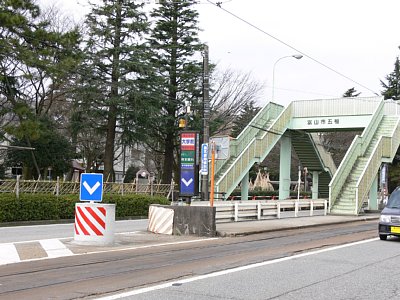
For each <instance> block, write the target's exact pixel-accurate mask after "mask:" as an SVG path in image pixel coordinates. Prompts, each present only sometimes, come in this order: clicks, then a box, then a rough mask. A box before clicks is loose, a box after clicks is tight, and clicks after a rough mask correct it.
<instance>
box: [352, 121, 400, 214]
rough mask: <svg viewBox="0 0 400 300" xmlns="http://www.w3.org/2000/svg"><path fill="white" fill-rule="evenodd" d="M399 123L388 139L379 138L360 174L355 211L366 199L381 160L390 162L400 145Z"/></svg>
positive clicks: (384, 137) (358, 209)
mask: <svg viewBox="0 0 400 300" xmlns="http://www.w3.org/2000/svg"><path fill="white" fill-rule="evenodd" d="M399 125H400V124H399V121H398V122H397V124H396V127H395V129H394V130H393V133H392V135H391V136H390V137H386V136H382V137H380V138H379V140H378V143H377V145H376V146H375V148H374V150H373V152H372V155H371V157H370V158H369V160H368V162H367V165H366V167H365V168H364V170H363V172H362V173H361V176H360V179H359V180H358V181H357V184H356V211H355V214H358V212H359V211H360V210H361V207H362V204H363V202H364V199H366V197H367V195H368V192H369V189H370V188H371V184H372V182H373V180H374V179H375V177H376V174H377V173H378V171H379V168H380V166H381V163H382V158H385V157H386V158H388V159H389V161H392V159H393V158H394V156H395V154H396V152H397V149H398V147H399V144H400V128H399Z"/></svg>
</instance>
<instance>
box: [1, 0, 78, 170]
mask: <svg viewBox="0 0 400 300" xmlns="http://www.w3.org/2000/svg"><path fill="white" fill-rule="evenodd" d="M0 41H1V47H0V101H1V104H2V105H1V107H0V116H1V120H2V123H1V124H0V125H2V126H1V127H2V128H1V130H0V138H3V139H4V138H6V134H7V137H10V136H11V137H15V138H17V139H21V140H24V142H25V143H26V145H27V146H29V147H30V146H31V143H32V142H33V141H35V140H38V139H40V137H41V135H43V134H44V132H43V128H44V127H43V126H42V125H43V124H42V121H41V119H42V117H47V116H48V114H49V111H50V109H51V108H52V106H53V104H54V100H55V98H54V97H53V96H54V92H55V91H56V90H58V89H59V88H60V86H61V85H63V84H65V82H68V79H69V78H70V76H71V74H73V71H74V69H75V67H76V65H77V61H79V50H78V48H77V44H78V42H79V33H78V31H77V30H76V29H73V30H69V31H64V32H59V31H57V30H53V28H52V27H51V20H47V19H45V18H43V17H42V15H41V11H40V9H39V7H38V6H37V5H36V4H35V3H34V1H30V0H8V1H4V0H2V1H0ZM30 155H31V160H32V162H33V165H34V166H35V170H36V173H37V174H36V175H39V174H40V172H41V171H40V168H39V165H38V163H37V156H40V155H41V153H39V152H37V153H36V154H35V153H34V152H31V153H30Z"/></svg>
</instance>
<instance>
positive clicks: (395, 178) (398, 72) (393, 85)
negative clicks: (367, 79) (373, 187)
mask: <svg viewBox="0 0 400 300" xmlns="http://www.w3.org/2000/svg"><path fill="white" fill-rule="evenodd" d="M385 79H386V81H387V83H384V82H383V81H381V85H382V87H383V88H384V90H383V91H382V95H383V96H384V98H385V99H392V100H396V101H398V100H400V61H399V57H396V61H395V63H394V70H393V72H392V73H390V74H388V75H387V76H386V77H385ZM399 182H400V149H397V152H396V155H395V157H394V159H393V162H392V164H391V166H389V192H392V191H393V190H394V189H395V188H396V187H397V186H398V185H399Z"/></svg>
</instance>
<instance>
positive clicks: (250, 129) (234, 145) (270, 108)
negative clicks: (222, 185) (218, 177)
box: [215, 102, 283, 174]
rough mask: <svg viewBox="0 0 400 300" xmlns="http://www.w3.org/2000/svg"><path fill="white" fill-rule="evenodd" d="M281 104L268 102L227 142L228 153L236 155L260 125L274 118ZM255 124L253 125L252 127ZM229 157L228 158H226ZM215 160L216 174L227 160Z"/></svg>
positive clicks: (281, 107) (280, 110) (279, 110)
mask: <svg viewBox="0 0 400 300" xmlns="http://www.w3.org/2000/svg"><path fill="white" fill-rule="evenodd" d="M282 110H283V106H282V105H280V104H276V103H273V102H269V103H268V104H267V105H265V106H264V107H263V108H262V109H260V111H259V112H258V113H257V114H256V115H255V116H254V118H253V119H252V120H251V121H250V123H249V124H248V125H247V126H246V127H245V128H244V129H243V131H242V132H241V133H240V134H239V135H238V136H237V137H236V138H233V139H232V140H231V141H230V143H229V155H230V156H234V157H237V156H238V154H239V153H241V152H242V151H243V150H244V149H245V147H247V145H248V144H249V143H250V142H251V140H252V139H253V138H254V137H255V136H256V135H257V134H258V133H259V132H260V131H262V129H260V127H262V126H265V125H266V124H267V123H268V121H269V120H270V119H271V118H275V117H277V116H278V115H279V113H280V112H282ZM254 126H255V127H254ZM228 159H229V158H228ZM228 159H225V160H217V162H216V164H215V174H218V173H219V171H220V170H221V169H222V167H223V166H224V164H225V163H226V162H227V161H228Z"/></svg>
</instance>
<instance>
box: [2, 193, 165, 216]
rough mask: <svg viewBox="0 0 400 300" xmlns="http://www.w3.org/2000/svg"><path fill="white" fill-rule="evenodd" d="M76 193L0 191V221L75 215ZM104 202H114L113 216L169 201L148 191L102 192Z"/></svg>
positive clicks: (143, 210) (144, 212)
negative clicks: (123, 193)
mask: <svg viewBox="0 0 400 300" xmlns="http://www.w3.org/2000/svg"><path fill="white" fill-rule="evenodd" d="M77 202H79V199H78V196H77V195H63V196H59V197H56V196H54V195H49V194H21V195H20V196H19V199H17V198H16V197H15V195H14V194H0V222H17V221H38V220H62V219H74V217H75V203H77ZM103 203H114V204H116V207H115V209H116V211H115V217H116V218H127V217H143V216H147V215H148V209H149V206H150V204H165V205H169V203H170V202H169V200H168V199H166V198H164V197H150V196H148V195H127V196H121V195H105V196H104V197H103Z"/></svg>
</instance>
